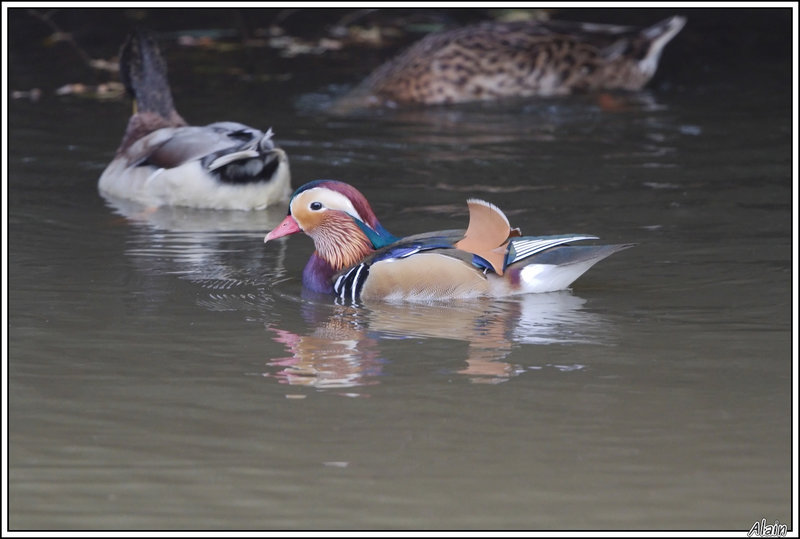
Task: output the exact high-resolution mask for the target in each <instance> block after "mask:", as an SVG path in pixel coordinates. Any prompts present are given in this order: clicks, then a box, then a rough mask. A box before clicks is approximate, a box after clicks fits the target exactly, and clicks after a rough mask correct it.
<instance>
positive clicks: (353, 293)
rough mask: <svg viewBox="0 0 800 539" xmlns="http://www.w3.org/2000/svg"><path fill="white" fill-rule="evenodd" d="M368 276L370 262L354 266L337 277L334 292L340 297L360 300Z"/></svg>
mask: <svg viewBox="0 0 800 539" xmlns="http://www.w3.org/2000/svg"><path fill="white" fill-rule="evenodd" d="M368 276H369V264H364V263H362V264H359V265H357V266H353V267H352V268H350V269H349V270H347V271H346V272H345V273H342V274H341V275H340V276H339V277H338V278H337V279H336V282H334V283H333V292H334V293H335V294H336V296H337V297H338V298H339V299H343V300H347V299H349V300H350V301H353V302H355V301H358V299H359V298H360V297H361V289H362V288H363V287H364V282H366V280H367V277H368Z"/></svg>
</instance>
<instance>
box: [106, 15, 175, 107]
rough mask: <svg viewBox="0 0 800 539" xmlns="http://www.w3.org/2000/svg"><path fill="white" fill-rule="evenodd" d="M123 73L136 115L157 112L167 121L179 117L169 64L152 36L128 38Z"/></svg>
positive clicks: (121, 66)
mask: <svg viewBox="0 0 800 539" xmlns="http://www.w3.org/2000/svg"><path fill="white" fill-rule="evenodd" d="M119 72H120V78H121V79H122V83H123V84H124V85H125V89H126V90H127V91H128V93H129V94H130V95H131V97H133V99H134V102H135V104H136V112H150V113H155V114H158V115H159V116H161V117H162V118H164V119H167V120H174V119H175V118H176V116H177V112H176V111H175V106H174V104H173V102H172V93H171V92H170V89H169V82H168V81H167V64H166V62H164V58H163V57H162V56H161V52H160V51H159V50H158V45H157V44H156V40H155V37H154V36H153V35H152V33H150V32H147V31H144V30H136V31H134V32H133V33H132V34H131V35H130V36H129V37H128V39H127V40H126V41H125V43H124V44H123V45H122V49H121V50H120V54H119ZM177 118H180V117H179V116H177ZM181 122H182V120H181Z"/></svg>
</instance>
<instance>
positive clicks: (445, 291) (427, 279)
mask: <svg viewBox="0 0 800 539" xmlns="http://www.w3.org/2000/svg"><path fill="white" fill-rule="evenodd" d="M467 204H468V207H469V224H468V226H467V229H466V231H464V230H442V231H437V232H427V233H423V234H416V235H413V236H408V237H405V238H397V237H395V236H393V235H392V234H390V233H389V232H388V231H387V230H386V229H385V228H384V227H383V226H382V225H381V224H380V222H379V221H378V219H377V217H376V216H375V213H374V212H373V211H372V208H371V206H370V204H369V202H367V199H366V198H365V197H364V195H362V194H361V192H359V191H358V190H357V189H356V188H355V187H353V186H351V185H349V184H347V183H343V182H339V181H335V180H316V181H313V182H310V183H307V184H305V185H303V186H302V187H300V188H299V189H297V191H295V192H294V194H293V195H292V197H291V199H290V202H289V214H288V215H287V216H286V218H285V219H284V220H283V222H281V223H280V224H279V225H278V226H277V227H276V228H275V229H273V230H272V231H271V232H269V233H268V234H267V235H266V237H265V238H264V242H268V241H270V240H274V239H276V238H280V237H283V236H288V235H290V234H294V233H297V232H301V231H302V232H305V233H306V234H307V235H308V236H310V237H311V239H313V240H314V247H315V248H316V250H315V251H314V253H313V254H312V255H311V258H310V259H309V261H308V263H307V264H306V266H305V269H304V270H303V285H304V286H305V287H306V288H308V289H310V290H313V291H315V292H321V293H328V294H334V295H336V296H337V297H339V298H341V299H343V300H346V301H354V302H357V301H359V300H366V299H382V300H388V301H393V300H410V301H426V300H441V299H451V298H452V299H455V298H470V297H479V296H488V297H502V296H508V295H513V294H524V293H533V292H553V291H556V290H563V289H566V288H567V287H568V286H569V285H570V284H572V282H573V281H575V279H577V278H578V277H579V276H580V275H581V274H583V273H584V272H585V271H586V270H588V269H589V268H590V267H592V266H593V265H594V264H595V263H597V262H599V261H600V260H602V259H603V258H606V257H607V256H609V255H611V254H613V253H615V252H617V251H620V250H622V249H625V248H627V247H630V246H631V245H630V244H627V245H591V246H574V245H569V244H571V243H572V242H576V241H581V240H590V239H597V238H596V237H595V236H589V235H583V234H568V235H560V236H522V235H521V233H520V231H519V229H517V228H511V226H510V225H509V222H508V219H507V218H506V216H505V215H504V214H503V212H502V211H501V210H500V209H499V208H497V207H496V206H494V205H493V204H491V203H489V202H485V201H483V200H478V199H469V200H468V201H467Z"/></svg>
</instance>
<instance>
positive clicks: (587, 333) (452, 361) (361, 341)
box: [264, 292, 607, 396]
mask: <svg viewBox="0 0 800 539" xmlns="http://www.w3.org/2000/svg"><path fill="white" fill-rule="evenodd" d="M585 303H586V300H585V299H583V298H580V297H577V296H575V295H573V294H572V293H570V292H554V293H549V294H533V295H528V296H523V297H518V298H514V299H511V300H507V301H500V302H498V301H496V300H495V301H483V300H475V301H468V302H463V303H460V304H457V305H453V304H451V303H448V304H436V303H428V304H410V305H409V304H390V303H385V304H384V303H381V304H378V305H372V306H370V307H365V306H351V305H331V304H329V303H328V304H326V303H313V302H308V303H304V304H303V306H302V308H301V313H302V317H303V321H304V322H305V324H306V325H307V326H308V328H309V332H308V333H306V334H302V335H301V334H297V333H294V332H292V331H288V330H285V329H282V328H280V327H278V326H277V325H275V324H267V330H268V331H269V333H270V334H271V338H272V340H273V341H275V342H277V343H280V344H282V345H283V346H284V347H285V349H286V354H287V355H286V356H283V357H277V358H273V359H270V360H269V361H268V362H267V363H266V365H267V367H268V370H267V372H265V373H264V376H266V377H269V378H274V379H276V380H278V381H279V382H280V383H282V384H288V385H293V386H306V387H313V388H316V389H320V390H333V391H336V390H340V391H343V390H346V388H355V387H364V386H373V385H376V384H380V383H381V382H382V379H385V378H386V377H390V376H393V375H397V376H399V375H401V374H402V371H404V370H406V369H409V368H414V369H418V368H420V366H419V365H414V361H413V357H412V356H413V350H414V347H415V346H429V345H430V346H434V345H435V346H439V347H441V348H442V349H443V353H442V358H441V362H440V363H439V364H437V365H431V366H430V369H431V370H430V376H431V377H436V376H449V377H453V376H455V377H456V379H457V378H459V377H464V378H465V379H466V380H467V381H469V382H472V383H492V384H497V383H502V382H506V381H508V380H510V379H511V378H514V377H516V376H519V375H521V374H523V373H526V372H528V371H538V370H541V369H547V368H553V369H558V370H562V371H570V370H580V369H582V368H583V365H579V364H570V365H553V364H548V363H545V364H541V363H535V361H534V362H533V363H535V364H527V365H520V364H516V363H514V362H512V361H509V356H510V355H511V354H512V352H513V351H514V350H515V349H517V348H519V347H520V346H521V345H526V344H535V345H549V344H575V343H587V344H589V343H595V344H596V343H600V342H602V340H603V339H606V338H607V333H606V334H605V336H604V331H603V328H604V327H605V326H607V323H606V322H605V320H604V319H603V317H602V316H600V315H598V314H596V313H592V312H590V311H586V310H584V308H583V306H584V304H585ZM431 321H435V322H436V323H435V324H434V323H432V322H431ZM295 327H296V324H295ZM606 329H607V328H606ZM398 339H406V340H409V341H410V342H409V357H408V358H407V361H406V360H398V359H396V358H395V359H392V360H389V359H388V358H387V357H386V356H385V354H384V353H383V351H382V342H383V341H388V340H392V341H396V340H398ZM439 339H441V340H444V341H443V342H435V341H433V340H439ZM447 341H451V342H450V343H448V342H447ZM464 344H466V348H464V346H463V345H464ZM392 348H393V349H394V350H396V346H393V347H392ZM422 367H424V366H422ZM398 373H399V374H398ZM343 394H346V395H348V396H365V395H364V394H363V393H360V392H359V393H352V392H345V391H343Z"/></svg>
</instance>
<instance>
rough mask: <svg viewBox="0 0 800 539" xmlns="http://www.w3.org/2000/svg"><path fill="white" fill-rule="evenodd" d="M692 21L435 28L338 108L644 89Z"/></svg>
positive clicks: (537, 23) (343, 99) (666, 20)
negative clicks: (670, 45) (663, 54)
mask: <svg viewBox="0 0 800 539" xmlns="http://www.w3.org/2000/svg"><path fill="white" fill-rule="evenodd" d="M685 23H686V18H685V17H681V16H674V17H671V18H669V19H665V20H663V21H661V22H658V23H656V24H654V25H652V26H650V27H647V28H643V29H642V28H634V27H630V26H616V25H608V24H593V23H580V22H571V21H547V20H544V21H542V20H534V21H516V22H487V23H482V24H478V25H473V26H467V27H463V28H459V29H455V30H450V31H445V32H438V33H433V34H429V35H428V36H426V37H424V38H423V39H421V40H420V41H418V42H417V43H415V44H414V45H412V46H411V47H410V48H409V49H407V50H406V51H405V52H403V53H401V54H400V55H399V56H397V57H395V58H394V59H392V60H389V61H388V62H386V63H385V64H383V65H381V66H380V67H378V68H377V69H376V70H375V71H373V72H372V74H371V75H369V76H368V77H367V78H366V79H365V80H364V81H363V82H362V83H361V84H360V85H359V86H357V87H356V88H355V89H354V90H353V91H352V92H350V93H349V94H347V95H345V96H343V97H342V98H341V99H340V100H339V101H338V102H337V103H336V104H335V105H334V110H342V111H346V110H349V109H350V108H353V107H360V106H375V105H396V104H404V103H421V104H428V105H430V104H441V103H463V102H468V101H485V100H494V99H499V98H506V97H533V96H554V95H567V94H571V93H574V92H591V91H602V90H633V91H636V90H640V89H642V87H643V86H644V85H645V84H646V83H647V82H648V81H649V80H650V79H651V78H652V77H653V75H654V74H655V72H656V68H657V67H658V61H659V58H660V56H661V51H662V50H663V48H664V46H665V45H666V44H667V43H669V41H670V40H671V39H672V38H673V37H675V35H676V34H677V33H678V32H680V30H681V29H682V28H683V26H684V24H685Z"/></svg>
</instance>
